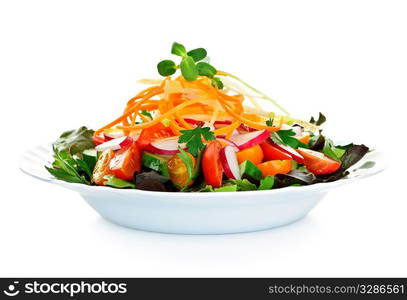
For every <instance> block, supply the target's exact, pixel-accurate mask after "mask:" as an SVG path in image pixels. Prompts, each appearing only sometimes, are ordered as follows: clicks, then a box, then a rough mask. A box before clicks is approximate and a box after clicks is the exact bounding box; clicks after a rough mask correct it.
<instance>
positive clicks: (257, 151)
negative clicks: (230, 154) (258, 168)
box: [236, 145, 264, 165]
mask: <svg viewBox="0 0 407 300" xmlns="http://www.w3.org/2000/svg"><path fill="white" fill-rule="evenodd" d="M236 156H237V161H238V162H239V164H241V163H242V162H244V161H246V160H250V161H251V162H252V163H254V164H255V165H257V164H259V163H261V162H262V161H263V158H264V154H263V150H261V147H260V146H259V145H256V146H253V147H250V148H247V149H244V150H241V151H239V152H237V153H236Z"/></svg>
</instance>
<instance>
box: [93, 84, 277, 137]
mask: <svg viewBox="0 0 407 300" xmlns="http://www.w3.org/2000/svg"><path fill="white" fill-rule="evenodd" d="M233 93H235V94H233ZM245 98H246V97H245V96H244V95H242V94H239V93H237V92H236V91H235V92H233V91H232V90H230V89H224V90H219V89H218V88H216V87H214V86H212V83H211V80H210V79H209V78H207V77H204V76H202V77H199V78H198V79H197V80H195V81H186V80H185V79H184V78H183V77H182V76H179V77H177V78H175V79H171V78H170V77H167V78H166V79H164V80H162V82H161V83H160V84H159V85H153V86H151V87H149V88H147V89H144V90H142V91H141V92H139V93H138V94H137V95H136V96H134V97H133V98H131V99H130V100H128V101H127V105H126V107H125V109H124V112H123V114H122V115H121V116H119V117H118V118H116V119H115V120H114V121H112V122H110V123H109V124H107V125H105V126H103V127H101V128H100V129H98V130H96V131H95V135H98V134H99V133H100V132H102V131H103V130H105V129H109V128H117V129H122V130H124V131H125V132H133V131H139V130H142V129H146V128H150V127H152V126H154V125H156V124H157V123H159V122H162V123H163V124H164V122H166V123H165V124H168V127H169V128H170V129H171V131H172V132H173V134H174V135H181V132H180V131H181V130H184V129H193V128H194V127H195V126H196V125H193V124H190V123H189V122H187V121H185V119H186V118H191V117H190V116H197V118H198V120H197V121H199V120H205V121H209V122H210V124H212V125H213V123H214V122H216V121H218V120H231V121H232V123H231V124H230V125H227V126H225V127H223V128H218V129H214V130H213V132H214V134H215V135H216V136H218V135H226V137H227V138H229V137H230V136H231V135H232V133H233V131H234V130H235V129H237V128H238V127H239V126H240V125H241V124H244V125H247V126H248V127H251V128H255V129H258V130H262V129H267V130H269V131H277V130H279V129H280V127H281V125H282V123H283V122H282V121H281V120H276V122H275V124H276V125H275V126H267V125H266V124H265V117H263V116H260V115H257V114H255V113H253V112H251V111H248V110H247V108H245V106H244V105H243V102H244V100H245ZM143 110H145V111H149V112H155V113H154V118H153V120H151V119H150V118H148V117H147V116H145V115H144V114H142V113H141V111H143ZM199 116H201V117H199ZM137 117H140V118H141V120H142V121H143V123H141V124H137V123H136V118H137Z"/></svg>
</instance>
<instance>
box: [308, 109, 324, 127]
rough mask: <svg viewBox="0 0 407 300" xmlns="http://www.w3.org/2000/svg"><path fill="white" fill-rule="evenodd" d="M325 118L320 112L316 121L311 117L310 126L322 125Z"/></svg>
mask: <svg viewBox="0 0 407 300" xmlns="http://www.w3.org/2000/svg"><path fill="white" fill-rule="evenodd" d="M325 121H326V117H325V116H324V115H323V114H322V113H321V112H320V113H319V116H318V120H316V121H315V119H314V117H311V120H310V121H309V122H310V123H311V124H315V125H317V126H320V125H322V124H323V123H325Z"/></svg>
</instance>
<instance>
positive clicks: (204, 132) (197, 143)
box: [178, 126, 215, 156]
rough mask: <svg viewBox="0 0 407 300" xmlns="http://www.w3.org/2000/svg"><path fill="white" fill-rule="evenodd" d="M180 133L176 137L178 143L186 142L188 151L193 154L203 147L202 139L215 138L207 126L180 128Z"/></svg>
mask: <svg viewBox="0 0 407 300" xmlns="http://www.w3.org/2000/svg"><path fill="white" fill-rule="evenodd" d="M181 133H182V135H181V136H180V137H179V138H178V143H186V147H187V149H188V152H189V153H191V154H192V155H193V156H197V155H198V153H199V152H200V151H201V150H202V149H203V148H205V144H204V143H203V141H202V140H205V141H211V140H214V139H215V136H214V134H213V132H211V129H210V128H209V127H202V126H197V127H195V128H194V129H187V130H181Z"/></svg>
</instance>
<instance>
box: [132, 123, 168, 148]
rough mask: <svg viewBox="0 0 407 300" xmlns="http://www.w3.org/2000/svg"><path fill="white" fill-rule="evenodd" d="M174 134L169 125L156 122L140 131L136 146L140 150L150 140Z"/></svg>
mask: <svg viewBox="0 0 407 300" xmlns="http://www.w3.org/2000/svg"><path fill="white" fill-rule="evenodd" d="M171 136H174V133H173V132H172V131H171V129H170V128H169V127H165V126H164V125H163V124H162V123H158V124H156V125H154V126H152V127H150V128H146V129H144V130H143V131H141V134H140V136H139V138H138V139H137V147H138V148H139V150H140V151H142V150H144V148H145V147H146V146H148V145H149V144H150V143H151V142H153V141H155V140H158V139H162V138H167V137H171Z"/></svg>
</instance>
